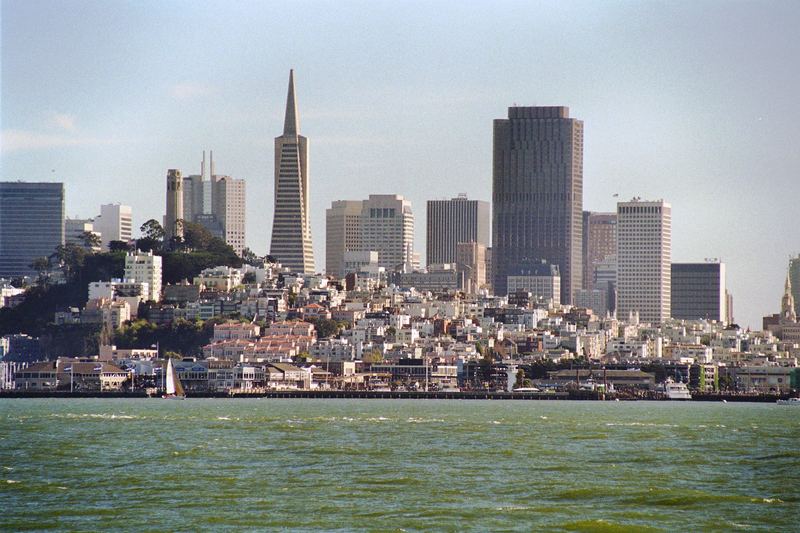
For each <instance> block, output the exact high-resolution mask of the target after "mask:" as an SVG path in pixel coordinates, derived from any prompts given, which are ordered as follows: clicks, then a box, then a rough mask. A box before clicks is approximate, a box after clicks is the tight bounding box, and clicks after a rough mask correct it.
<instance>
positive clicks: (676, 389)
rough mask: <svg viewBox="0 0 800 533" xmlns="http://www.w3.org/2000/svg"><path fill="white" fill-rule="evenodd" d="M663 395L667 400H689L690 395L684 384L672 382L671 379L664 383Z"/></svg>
mask: <svg viewBox="0 0 800 533" xmlns="http://www.w3.org/2000/svg"><path fill="white" fill-rule="evenodd" d="M664 394H666V395H667V399H669V400H691V399H692V395H691V393H690V392H689V387H687V386H686V383H682V382H680V381H677V382H676V381H673V380H672V378H667V380H666V381H665V382H664Z"/></svg>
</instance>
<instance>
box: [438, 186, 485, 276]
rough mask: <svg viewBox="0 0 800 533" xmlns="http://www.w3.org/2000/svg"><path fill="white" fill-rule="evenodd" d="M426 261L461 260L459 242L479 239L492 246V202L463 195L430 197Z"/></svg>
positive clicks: (477, 240)
mask: <svg viewBox="0 0 800 533" xmlns="http://www.w3.org/2000/svg"><path fill="white" fill-rule="evenodd" d="M427 215H428V216H427V232H426V236H427V239H426V247H425V252H426V254H425V255H426V263H427V264H428V265H437V264H444V263H455V262H456V261H457V260H458V257H457V256H458V244H459V243H462V242H475V243H478V244H481V245H483V247H484V249H485V248H486V247H487V246H489V232H490V230H489V226H490V224H489V202H484V201H481V200H468V199H467V196H466V195H459V196H458V197H456V198H453V199H451V200H428V212H427Z"/></svg>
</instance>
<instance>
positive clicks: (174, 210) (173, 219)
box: [164, 168, 185, 240]
mask: <svg viewBox="0 0 800 533" xmlns="http://www.w3.org/2000/svg"><path fill="white" fill-rule="evenodd" d="M182 220H185V217H184V214H183V176H182V175H181V171H180V170H178V169H175V168H172V169H170V170H168V171H167V211H166V215H164V238H165V239H166V240H170V239H174V238H178V237H183V227H182V225H181V223H180V221H182Z"/></svg>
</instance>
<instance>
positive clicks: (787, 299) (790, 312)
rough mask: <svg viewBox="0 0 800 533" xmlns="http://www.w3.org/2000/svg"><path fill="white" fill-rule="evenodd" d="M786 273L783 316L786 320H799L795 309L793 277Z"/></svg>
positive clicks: (782, 301) (782, 303)
mask: <svg viewBox="0 0 800 533" xmlns="http://www.w3.org/2000/svg"><path fill="white" fill-rule="evenodd" d="M789 274H790V272H787V273H786V284H785V285H784V288H783V299H781V318H782V319H783V320H784V321H786V322H797V314H796V313H795V311H794V296H792V279H791V277H790V276H789Z"/></svg>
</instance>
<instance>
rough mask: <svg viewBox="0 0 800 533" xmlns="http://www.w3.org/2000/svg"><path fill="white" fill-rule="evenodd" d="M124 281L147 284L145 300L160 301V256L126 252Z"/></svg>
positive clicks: (149, 253)
mask: <svg viewBox="0 0 800 533" xmlns="http://www.w3.org/2000/svg"><path fill="white" fill-rule="evenodd" d="M125 279H126V280H132V281H139V282H145V283H147V288H148V293H147V298H146V299H147V300H150V301H153V302H158V301H161V256H160V255H153V252H146V253H145V252H128V253H127V254H126V255H125Z"/></svg>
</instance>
